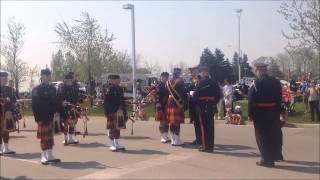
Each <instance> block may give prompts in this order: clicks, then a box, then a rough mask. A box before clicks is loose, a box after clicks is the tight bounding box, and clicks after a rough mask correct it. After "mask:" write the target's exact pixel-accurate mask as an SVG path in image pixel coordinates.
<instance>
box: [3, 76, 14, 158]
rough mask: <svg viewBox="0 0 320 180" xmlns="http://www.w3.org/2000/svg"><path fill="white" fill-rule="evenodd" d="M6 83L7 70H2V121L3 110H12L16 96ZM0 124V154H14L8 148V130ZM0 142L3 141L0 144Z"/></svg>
mask: <svg viewBox="0 0 320 180" xmlns="http://www.w3.org/2000/svg"><path fill="white" fill-rule="evenodd" d="M7 83H8V73H7V72H4V71H1V72H0V98H1V101H3V102H1V103H4V105H3V106H1V110H0V113H1V114H0V115H1V116H0V122H2V121H4V119H2V118H3V115H2V114H3V113H4V112H3V111H6V110H11V111H12V110H13V105H14V103H16V96H15V94H14V90H13V89H12V88H11V87H9V86H7ZM4 101H9V102H4ZM1 124H2V123H0V155H2V154H15V152H14V151H12V150H11V149H10V148H9V132H7V131H3V129H2V128H4V127H1ZM2 142H4V143H3V144H2Z"/></svg>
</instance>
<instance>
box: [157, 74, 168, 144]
mask: <svg viewBox="0 0 320 180" xmlns="http://www.w3.org/2000/svg"><path fill="white" fill-rule="evenodd" d="M168 80H169V73H168V72H162V73H161V75H160V83H159V84H157V86H156V94H155V96H156V97H155V101H156V114H155V120H156V121H159V122H160V124H159V132H160V134H161V140H160V141H161V142H162V143H168V142H170V138H169V134H168V133H169V121H168V119H167V114H166V107H167V103H168V98H169V91H168V89H167V86H166V83H167V81H168Z"/></svg>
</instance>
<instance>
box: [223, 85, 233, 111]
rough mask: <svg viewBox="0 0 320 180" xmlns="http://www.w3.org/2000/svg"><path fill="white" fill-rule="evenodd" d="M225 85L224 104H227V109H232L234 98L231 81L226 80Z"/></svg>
mask: <svg viewBox="0 0 320 180" xmlns="http://www.w3.org/2000/svg"><path fill="white" fill-rule="evenodd" d="M224 82H225V85H224V87H223V96H224V103H225V108H226V109H227V108H231V109H233V107H232V96H233V87H232V85H231V84H230V82H229V80H227V79H226V80H225V81H224Z"/></svg>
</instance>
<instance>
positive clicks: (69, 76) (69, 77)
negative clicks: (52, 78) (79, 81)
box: [64, 72, 74, 79]
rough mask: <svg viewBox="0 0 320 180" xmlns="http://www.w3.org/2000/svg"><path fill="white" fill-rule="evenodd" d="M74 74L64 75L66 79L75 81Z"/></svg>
mask: <svg viewBox="0 0 320 180" xmlns="http://www.w3.org/2000/svg"><path fill="white" fill-rule="evenodd" d="M73 74H74V73H73V72H68V73H67V74H66V75H64V79H73V77H74V76H73Z"/></svg>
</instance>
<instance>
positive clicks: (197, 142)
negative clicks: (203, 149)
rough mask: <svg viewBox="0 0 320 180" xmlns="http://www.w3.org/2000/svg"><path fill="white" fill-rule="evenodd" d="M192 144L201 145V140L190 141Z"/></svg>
mask: <svg viewBox="0 0 320 180" xmlns="http://www.w3.org/2000/svg"><path fill="white" fill-rule="evenodd" d="M190 144H191V145H201V143H200V141H198V140H194V141H192V142H191V143H190Z"/></svg>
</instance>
